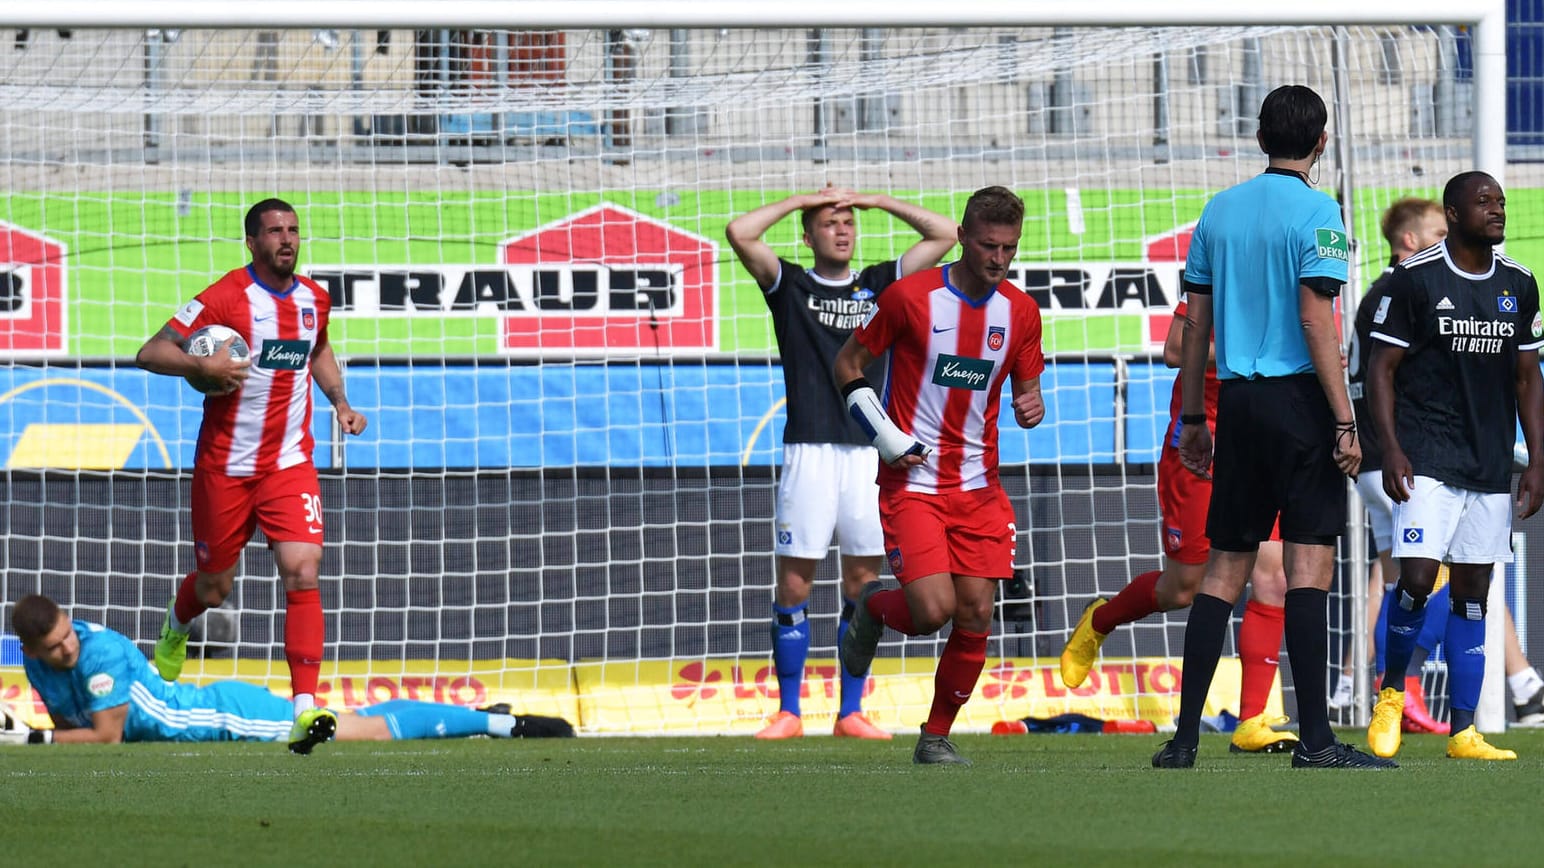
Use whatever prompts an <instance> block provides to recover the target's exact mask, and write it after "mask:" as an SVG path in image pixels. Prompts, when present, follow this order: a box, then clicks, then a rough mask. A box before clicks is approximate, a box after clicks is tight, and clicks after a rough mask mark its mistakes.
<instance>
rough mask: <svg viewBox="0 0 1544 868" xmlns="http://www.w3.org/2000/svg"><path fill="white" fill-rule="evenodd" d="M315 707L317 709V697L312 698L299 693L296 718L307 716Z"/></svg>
mask: <svg viewBox="0 0 1544 868" xmlns="http://www.w3.org/2000/svg"><path fill="white" fill-rule="evenodd" d="M315 707H316V697H315V696H312V695H311V694H309V693H297V694H295V716H296V717H299V716H300V715H302V714H305V713H306V712H308V711H310V710H311V709H313V708H315Z"/></svg>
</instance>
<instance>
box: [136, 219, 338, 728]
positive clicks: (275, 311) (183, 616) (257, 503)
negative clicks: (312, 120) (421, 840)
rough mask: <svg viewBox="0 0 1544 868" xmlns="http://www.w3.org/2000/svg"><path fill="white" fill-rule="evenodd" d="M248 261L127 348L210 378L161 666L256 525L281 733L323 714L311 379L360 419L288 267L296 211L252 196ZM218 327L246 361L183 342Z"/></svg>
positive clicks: (306, 293) (152, 367) (311, 301)
mask: <svg viewBox="0 0 1544 868" xmlns="http://www.w3.org/2000/svg"><path fill="white" fill-rule="evenodd" d="M244 229H245V231H246V246H247V250H248V251H249V252H250V253H251V256H252V259H251V261H250V262H249V263H248V264H247V265H245V266H242V267H241V268H237V269H235V270H233V271H231V272H229V273H227V274H226V275H225V276H223V277H221V278H220V279H219V280H217V281H215V282H214V283H213V284H211V285H210V286H209V287H208V288H207V289H205V290H204V291H202V292H200V293H199V294H198V295H196V296H195V297H194V298H193V299H192V300H191V301H189V302H188V303H187V304H185V305H183V306H182V307H181V308H179V309H178V310H177V312H176V313H175V314H173V316H172V318H171V319H170V320H169V321H167V323H166V325H165V326H164V327H162V328H161V330H160V331H159V332H157V333H156V334H155V335H153V336H152V337H151V338H150V339H149V340H147V341H146V342H145V344H144V346H142V347H140V350H139V354H138V356H137V357H136V361H137V362H138V364H139V366H140V367H141V368H144V369H145V370H148V371H151V372H154V373H157V374H167V375H170V376H177V377H197V378H201V379H204V380H206V381H209V382H211V383H212V384H213V385H214V387H215V389H214V391H211V392H210V393H208V394H206V396H205V398H204V416H203V424H202V425H201V426H200V427H199V432H198V446H197V449H196V451H195V456H194V467H193V491H192V518H193V543H194V554H195V557H196V566H195V569H194V570H193V571H192V572H190V573H188V574H187V576H185V577H184V578H183V579H182V582H181V583H180V584H179V585H178V587H177V592H176V595H175V596H174V597H173V599H172V601H171V603H170V604H169V605H168V606H167V610H166V622H165V624H164V625H163V627H162V629H161V638H160V640H159V641H157V642H156V646H155V666H156V670H157V671H158V672H160V674H161V677H163V678H165V679H166V680H167V681H176V680H177V677H178V676H179V675H180V674H181V672H182V665H183V662H184V661H185V660H186V658H187V642H188V634H189V632H190V630H191V629H192V626H191V625H192V623H193V620H194V619H195V618H197V617H198V616H199V615H201V614H203V613H204V612H205V611H206V610H208V609H212V608H215V607H217V606H219V605H220V604H221V603H223V602H224V601H225V598H226V597H228V596H229V595H230V593H231V590H232V587H233V585H234V582H235V577H236V570H237V567H238V566H239V565H240V558H241V550H242V549H243V548H244V547H245V546H246V544H247V542H248V541H249V540H250V539H251V538H252V533H253V531H254V530H255V529H256V528H262V530H263V534H264V535H265V536H266V537H267V538H268V545H269V547H270V548H271V549H272V550H273V556H274V562H275V564H276V565H277V567H278V571H279V578H280V579H281V580H282V582H283V585H284V597H285V617H284V656H285V659H286V661H287V662H288V663H289V669H290V686H291V690H292V691H293V695H294V703H295V724H294V731H293V733H292V738H291V742H292V744H295V745H299V744H303V743H305V742H307V741H308V740H310V739H313V738H315V736H316V735H317V733H319V732H320V731H321V730H324V729H328V728H330V727H335V726H336V721H332V720H328V719H326V718H330V717H332V712H330V711H327V710H326V709H322V708H317V707H316V701H315V695H316V687H317V680H318V677H319V673H320V671H321V663H322V653H323V650H324V647H325V636H324V622H323V614H322V598H321V592H320V590H319V589H318V576H319V573H320V571H321V564H322V541H323V528H324V523H323V518H322V497H321V484H320V482H319V481H318V479H317V475H316V467H315V465H314V464H313V463H312V459H311V453H312V449H313V447H314V443H313V441H312V435H311V411H312V396H311V384H312V382H313V381H314V382H315V383H316V385H317V387H318V388H320V389H321V391H322V394H323V395H326V396H327V399H328V400H329V401H330V402H332V406H333V413H334V415H335V417H336V419H337V422H338V425H339V427H341V428H342V429H343V431H344V432H346V433H348V434H356V435H357V434H360V433H362V432H363V431H364V430H365V425H366V420H365V417H364V415H363V414H362V413H360V412H359V411H357V410H355V409H354V408H353V407H352V406H351V405H350V404H349V401H348V397H347V395H346V393H345V392H344V388H343V373H342V371H341V370H340V369H339V367H338V360H337V357H336V356H335V355H334V354H333V349H332V344H331V342H330V341H329V340H328V336H327V325H328V318H329V313H330V311H331V307H332V302H331V299H330V297H329V296H328V294H327V291H326V290H325V289H323V288H322V287H321V286H319V285H317V284H316V283H315V282H314V281H312V280H310V279H309V278H305V277H301V276H300V275H297V274H296V273H295V268H296V265H297V263H298V262H299V257H300V222H299V219H298V218H297V217H296V215H295V209H294V208H293V207H291V206H290V205H289V204H288V203H287V202H284V201H283V200H280V199H264V200H262V201H261V202H258V203H257V204H255V205H253V206H252V207H251V208H250V209H249V210H248V211H247V214H246V219H245V221H244ZM209 325H223V326H226V327H228V328H231V329H233V330H234V331H235V332H236V333H237V334H239V335H241V337H242V339H243V340H245V341H246V343H247V346H248V347H250V348H251V351H252V358H251V362H250V364H246V363H241V362H237V361H235V360H233V359H230V358H229V354H228V353H227V352H226V351H225V350H226V349H228V346H229V341H226V342H225V343H223V344H222V345H221V348H220V350H218V351H217V352H215V353H214V354H213V355H211V356H208V357H205V358H200V357H196V356H191V355H189V354H188V353H186V352H184V349H183V347H184V344H185V343H186V341H187V340H188V338H189V337H190V336H191V335H193V334H194V333H195V332H197V331H198V330H199V329H201V328H203V327H205V326H209Z"/></svg>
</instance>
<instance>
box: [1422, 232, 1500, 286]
mask: <svg viewBox="0 0 1544 868" xmlns="http://www.w3.org/2000/svg"><path fill="white" fill-rule="evenodd" d="M1437 245H1440V246H1441V247H1442V261H1443V262H1445V263H1447V267H1448V271H1451V272H1453V273H1454V274H1456V275H1458V276H1459V277H1462V278H1463V279H1465V280H1485V279H1486V278H1488V277H1490V276H1491V275H1493V274H1495V273H1496V249H1495V248H1494V247H1492V248H1491V250H1490V268H1487V269H1485V271H1484V272H1483V273H1480V274H1475V273H1473V272H1469V271H1464V270H1463V269H1462V268H1459V267H1458V263H1456V262H1454V261H1453V257H1452V256H1451V255H1449V253H1448V246H1447V240H1446V239H1444V240H1442V241H1439V242H1437Z"/></svg>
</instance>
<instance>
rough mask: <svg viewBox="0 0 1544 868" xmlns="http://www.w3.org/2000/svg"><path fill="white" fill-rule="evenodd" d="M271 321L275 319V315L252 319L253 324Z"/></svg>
mask: <svg viewBox="0 0 1544 868" xmlns="http://www.w3.org/2000/svg"><path fill="white" fill-rule="evenodd" d="M271 319H273V314H269V315H267V316H255V317H252V321H253V322H267V321H269V320H271Z"/></svg>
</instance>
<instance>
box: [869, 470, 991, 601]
mask: <svg viewBox="0 0 1544 868" xmlns="http://www.w3.org/2000/svg"><path fill="white" fill-rule="evenodd" d="M879 523H880V524H881V525H882V526H883V527H884V531H885V553H886V556H887V557H888V558H889V560H890V571H891V572H893V573H895V577H896V578H897V579H900V581H901V584H903V585H905V584H908V583H910V582H913V581H916V580H917V579H920V578H922V577H923V576H931V575H933V574H935V573H952V574H954V575H957V576H978V577H981V578H987V579H1008V578H1012V576H1013V555H1014V551H1015V547H1016V545H1017V543H1018V526H1017V524H1016V523H1015V521H1014V517H1013V504H1011V503H1009V502H1008V495H1007V494H1005V493H1004V492H1003V490H1002V487H1001V486H998V485H990V486H987V487H986V488H978V489H976V490H974V491H955V492H949V493H947V494H923V493H921V492H915V491H904V490H901V489H889V490H881V491H880V493H879Z"/></svg>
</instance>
